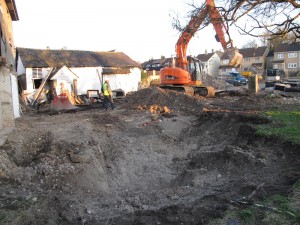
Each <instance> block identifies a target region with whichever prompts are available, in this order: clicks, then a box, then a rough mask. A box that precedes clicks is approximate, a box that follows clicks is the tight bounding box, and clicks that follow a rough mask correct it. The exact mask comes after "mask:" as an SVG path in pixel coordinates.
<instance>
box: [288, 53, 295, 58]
mask: <svg viewBox="0 0 300 225" xmlns="http://www.w3.org/2000/svg"><path fill="white" fill-rule="evenodd" d="M296 57H297V52H291V53H289V54H288V58H296Z"/></svg>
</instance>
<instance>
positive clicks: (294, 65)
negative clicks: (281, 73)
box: [288, 63, 297, 69]
mask: <svg viewBox="0 0 300 225" xmlns="http://www.w3.org/2000/svg"><path fill="white" fill-rule="evenodd" d="M288 68H289V69H293V68H297V63H289V64H288Z"/></svg>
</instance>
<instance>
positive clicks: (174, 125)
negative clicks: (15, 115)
mask: <svg viewBox="0 0 300 225" xmlns="http://www.w3.org/2000/svg"><path fill="white" fill-rule="evenodd" d="M239 93H243V94H239V96H237V95H236V93H235V94H231V95H222V96H218V97H215V98H210V99H205V98H201V97H191V96H188V95H185V94H180V93H175V92H168V91H164V90H161V89H159V88H156V87H153V88H146V89H143V90H140V91H138V92H135V93H132V94H131V95H128V96H127V97H126V98H124V99H123V101H122V102H117V103H116V105H117V109H115V110H114V111H105V110H103V108H102V106H101V104H100V103H93V104H92V105H89V106H81V107H79V108H77V109H76V110H69V111H64V112H59V113H58V112H54V111H51V110H49V109H48V108H44V109H41V110H40V112H39V113H37V112H35V111H32V112H28V113H25V115H24V116H22V117H21V118H19V119H17V120H16V128H15V129H14V131H13V132H12V133H11V134H10V135H9V136H8V139H7V141H6V143H5V144H4V145H3V146H2V147H1V152H0V221H1V222H0V224H9V225H12V224H15V225H21V224H22V225H27V224H28V225H29V224H30V225H31V224H47V225H56V224H60V225H67V224H75V225H77V224H85V225H97V224H99V225H100V224H101V225H102V224H126V225H127V224H128V225H129V224H146V225H158V224H161V225H171V224H172V225H173V224H174V225H175V224H184V225H186V224H187V225H189V224H199V225H201V224H209V223H210V224H216V223H214V222H212V221H213V220H214V219H216V218H222V217H224V216H225V214H226V211H227V210H232V209H236V208H242V207H244V205H243V204H254V203H255V202H256V201H259V200H260V199H262V198H264V197H268V196H272V195H275V194H282V195H289V194H291V187H292V185H293V184H294V183H295V182H296V181H297V180H298V179H299V177H300V173H299V171H300V170H299V168H300V162H299V154H300V152H299V145H295V144H292V143H290V142H286V141H284V140H279V139H278V138H263V137H259V136H257V135H256V134H255V128H254V125H257V124H268V123H270V120H269V119H268V118H267V117H264V116H262V115H261V114H260V113H261V112H262V111H264V110H267V109H271V110H276V109H292V108H295V107H299V106H300V97H284V96H282V95H280V94H276V93H275V94H274V93H273V92H272V93H269V92H265V91H261V93H259V94H257V95H250V94H248V93H247V90H243V91H242V92H239ZM270 124H271V123H270ZM223 224H230V225H234V224H235V225H237V224H243V221H239V219H238V218H225V219H224V223H223ZM255 224H260V225H263V224H270V223H268V221H267V220H265V218H261V221H259V220H258V222H255Z"/></svg>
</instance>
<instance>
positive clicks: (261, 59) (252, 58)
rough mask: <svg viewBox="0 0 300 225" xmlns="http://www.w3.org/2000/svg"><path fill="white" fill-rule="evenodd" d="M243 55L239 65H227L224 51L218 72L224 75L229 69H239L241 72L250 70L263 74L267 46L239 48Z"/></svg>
mask: <svg viewBox="0 0 300 225" xmlns="http://www.w3.org/2000/svg"><path fill="white" fill-rule="evenodd" d="M239 52H240V53H241V54H242V55H243V62H242V63H241V65H240V67H238V68H235V67H233V66H228V63H229V57H228V55H227V54H226V53H224V54H223V55H222V56H221V65H220V67H219V74H220V75H226V74H227V73H228V72H231V71H239V72H241V73H244V72H251V73H255V74H258V75H263V74H264V71H265V68H266V64H265V63H266V57H267V55H268V53H269V47H266V46H263V47H254V48H244V49H239Z"/></svg>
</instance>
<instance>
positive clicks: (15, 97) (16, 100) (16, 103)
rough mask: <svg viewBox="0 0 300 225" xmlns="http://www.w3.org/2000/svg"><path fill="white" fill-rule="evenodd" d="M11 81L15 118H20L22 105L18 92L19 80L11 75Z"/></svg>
mask: <svg viewBox="0 0 300 225" xmlns="http://www.w3.org/2000/svg"><path fill="white" fill-rule="evenodd" d="M10 79H11V92H12V101H13V111H14V117H15V118H18V117H20V105H19V92H18V80H17V77H16V76H15V75H12V74H11V75H10Z"/></svg>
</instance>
